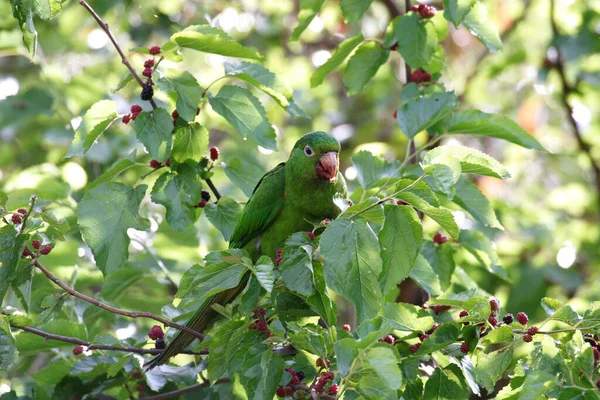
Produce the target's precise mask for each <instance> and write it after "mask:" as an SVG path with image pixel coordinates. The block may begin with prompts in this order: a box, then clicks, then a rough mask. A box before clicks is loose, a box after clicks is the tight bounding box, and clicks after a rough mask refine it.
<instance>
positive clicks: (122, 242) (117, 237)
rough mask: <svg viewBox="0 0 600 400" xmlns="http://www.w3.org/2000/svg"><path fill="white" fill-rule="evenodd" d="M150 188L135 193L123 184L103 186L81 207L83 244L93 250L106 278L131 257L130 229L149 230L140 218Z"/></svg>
mask: <svg viewBox="0 0 600 400" xmlns="http://www.w3.org/2000/svg"><path fill="white" fill-rule="evenodd" d="M146 189H147V186H146V185H140V186H138V187H136V188H135V189H134V188H132V187H131V186H127V185H124V184H122V183H103V184H101V185H99V186H97V187H95V188H94V189H92V190H90V191H89V192H87V193H86V194H85V195H84V196H83V198H82V199H81V202H80V203H79V214H78V222H79V227H80V229H81V234H82V236H83V240H84V241H85V242H86V243H87V245H88V246H90V248H91V249H92V253H93V254H94V258H95V260H96V265H97V267H98V268H99V269H100V270H101V271H102V273H103V274H104V275H105V276H106V275H108V274H110V273H111V272H114V271H116V270H117V269H119V268H120V267H121V265H123V263H124V262H125V261H127V258H128V256H129V250H128V247H129V236H128V235H127V229H129V228H132V229H137V230H146V229H149V228H150V222H149V221H148V220H147V219H146V218H142V217H141V216H140V215H139V208H140V203H141V201H142V199H143V198H144V195H145V194H146Z"/></svg>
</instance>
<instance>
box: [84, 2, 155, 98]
mask: <svg viewBox="0 0 600 400" xmlns="http://www.w3.org/2000/svg"><path fill="white" fill-rule="evenodd" d="M79 4H81V5H82V6H83V7H84V8H85V9H86V10H88V12H89V13H90V14H91V15H92V17H94V19H95V20H96V22H98V25H100V28H102V30H103V31H104V32H105V33H106V35H107V36H108V38H109V39H110V41H111V42H112V44H113V45H114V46H115V49H117V52H118V53H119V55H120V56H121V61H122V62H123V64H125V66H126V67H127V69H129V72H130V73H131V76H133V77H134V79H135V80H136V81H137V83H138V84H139V85H140V86H141V87H144V85H145V84H144V82H143V81H142V79H141V78H140V76H139V75H138V74H137V72H135V69H134V68H133V67H132V66H131V63H130V62H129V60H128V59H127V57H126V56H125V53H123V50H121V46H119V43H117V39H115V37H114V35H113V34H112V32H111V31H110V29H109V28H108V24H107V23H106V22H104V21H103V20H102V18H100V16H99V15H98V14H97V13H96V11H94V9H93V8H92V7H91V6H90V5H89V4H88V3H87V1H85V0H80V1H79ZM150 104H151V105H152V108H153V109H156V108H157V106H156V103H155V102H154V99H150Z"/></svg>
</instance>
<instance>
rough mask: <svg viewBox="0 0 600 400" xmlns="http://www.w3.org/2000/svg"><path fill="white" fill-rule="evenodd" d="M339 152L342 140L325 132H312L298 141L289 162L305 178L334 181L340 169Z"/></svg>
mask: <svg viewBox="0 0 600 400" xmlns="http://www.w3.org/2000/svg"><path fill="white" fill-rule="evenodd" d="M339 152H340V142H338V141H337V139H336V138H334V137H333V136H331V135H328V134H327V133H325V132H312V133H308V134H306V135H304V136H302V137H301V138H300V139H299V140H298V141H297V142H296V144H295V145H294V148H293V150H292V153H291V154H290V160H289V163H290V164H291V165H292V166H293V169H294V172H295V173H296V174H298V175H301V176H302V177H303V178H310V179H315V180H318V181H325V182H329V183H333V182H335V180H336V177H337V172H338V169H339V160H338V153H339ZM298 178H300V176H298Z"/></svg>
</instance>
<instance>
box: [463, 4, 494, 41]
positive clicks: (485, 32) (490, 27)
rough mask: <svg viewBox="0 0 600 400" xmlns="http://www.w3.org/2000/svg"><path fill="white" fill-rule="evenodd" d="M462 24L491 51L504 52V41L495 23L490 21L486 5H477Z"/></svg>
mask: <svg viewBox="0 0 600 400" xmlns="http://www.w3.org/2000/svg"><path fill="white" fill-rule="evenodd" d="M462 23H463V25H464V26H466V27H467V29H469V31H470V32H471V34H472V35H473V36H475V37H476V38H477V39H479V41H480V42H481V43H483V44H484V45H485V47H487V48H488V49H489V50H490V51H492V52H494V51H498V50H502V41H501V40H500V35H498V29H497V28H496V26H495V25H494V23H493V21H491V20H490V19H489V16H488V10H487V7H486V6H485V4H484V3H482V2H481V1H478V2H477V3H475V5H474V6H473V7H472V8H471V11H469V13H468V14H467V15H466V16H465V18H464V20H463V21H462Z"/></svg>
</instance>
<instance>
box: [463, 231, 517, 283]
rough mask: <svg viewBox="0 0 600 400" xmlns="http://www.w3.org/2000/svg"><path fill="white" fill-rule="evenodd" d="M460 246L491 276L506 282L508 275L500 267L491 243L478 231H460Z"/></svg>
mask: <svg viewBox="0 0 600 400" xmlns="http://www.w3.org/2000/svg"><path fill="white" fill-rule="evenodd" d="M460 244H461V245H462V246H463V247H464V248H465V249H466V250H467V251H468V252H469V253H471V254H472V255H473V256H474V257H475V258H476V259H477V261H479V262H480V263H481V265H482V266H483V267H484V268H486V269H487V270H488V271H489V272H491V273H492V274H494V275H496V276H499V277H500V278H502V279H504V280H506V281H508V280H509V278H508V274H507V273H506V271H505V270H504V268H502V266H501V265H500V260H499V259H498V255H497V254H496V249H495V248H494V245H493V244H492V242H491V241H490V240H489V239H488V238H487V237H486V236H485V235H484V234H483V233H482V232H479V231H474V230H461V232H460Z"/></svg>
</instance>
